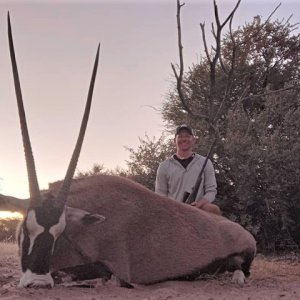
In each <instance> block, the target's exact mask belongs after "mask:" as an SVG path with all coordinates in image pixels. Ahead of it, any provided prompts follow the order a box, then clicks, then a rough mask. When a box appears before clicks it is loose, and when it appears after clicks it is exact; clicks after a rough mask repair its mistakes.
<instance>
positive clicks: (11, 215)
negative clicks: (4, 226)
mask: <svg viewBox="0 0 300 300" xmlns="http://www.w3.org/2000/svg"><path fill="white" fill-rule="evenodd" d="M22 218H23V215H22V214H20V213H18V212H12V211H0V220H1V219H22Z"/></svg>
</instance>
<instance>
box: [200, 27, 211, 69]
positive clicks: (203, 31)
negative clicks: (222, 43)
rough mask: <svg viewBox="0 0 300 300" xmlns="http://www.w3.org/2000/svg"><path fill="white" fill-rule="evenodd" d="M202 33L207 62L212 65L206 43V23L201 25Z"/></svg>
mask: <svg viewBox="0 0 300 300" xmlns="http://www.w3.org/2000/svg"><path fill="white" fill-rule="evenodd" d="M200 27H201V31H202V40H203V45H204V51H205V54H206V57H207V60H208V61H209V63H211V59H210V56H209V53H208V48H207V43H206V37H205V22H203V23H200Z"/></svg>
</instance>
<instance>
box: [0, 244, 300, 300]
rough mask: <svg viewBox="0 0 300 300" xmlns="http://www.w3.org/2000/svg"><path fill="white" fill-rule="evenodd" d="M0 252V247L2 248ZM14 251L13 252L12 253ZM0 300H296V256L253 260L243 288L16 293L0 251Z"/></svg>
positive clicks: (111, 285) (171, 286)
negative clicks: (249, 275) (248, 276)
mask: <svg viewBox="0 0 300 300" xmlns="http://www.w3.org/2000/svg"><path fill="white" fill-rule="evenodd" d="M2 248H3V246H2ZM13 251H15V250H13ZM0 255H1V256H0V299H3V300H17V299H18V300H19V299H30V300H35V299H39V300H40V299H47V300H48V299H49V300H50V299H51V300H63V299H68V300H100V299H101V300H104V299H108V300H112V299H113V300H121V299H122V300H123V299H124V300H134V299H141V300H174V299H178V300H179V299H188V300H196V299H197V300H202V299H203V300H204V299H205V300H220V299H222V300H223V299H228V300H259V299H264V300H266V299H283V300H286V299H289V300H294V299H295V300H296V299H300V258H299V256H298V257H297V256H289V257H284V258H283V257H280V258H279V257H273V258H265V257H263V256H257V257H256V258H255V260H254V263H253V266H252V273H251V277H250V278H249V279H248V280H247V283H246V284H245V286H244V287H242V288H241V287H238V286H236V285H234V284H233V283H231V281H230V280H231V275H230V274H222V275H217V276H214V277H209V278H202V279H198V280H196V281H192V282H185V281H167V282H163V283H159V284H154V285H149V286H140V285H139V286H135V288H134V289H126V288H121V287H119V286H117V284H116V283H115V281H114V280H111V281H109V282H107V283H106V284H105V285H103V283H102V282H101V280H91V281H87V282H81V283H76V284H77V286H74V284H73V286H61V285H56V286H55V287H54V288H53V289H19V288H17V284H18V281H19V278H20V267H19V260H18V257H17V255H16V253H11V252H8V253H5V252H4V253H3V251H0Z"/></svg>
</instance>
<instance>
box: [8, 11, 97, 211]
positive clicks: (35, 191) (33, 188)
mask: <svg viewBox="0 0 300 300" xmlns="http://www.w3.org/2000/svg"><path fill="white" fill-rule="evenodd" d="M7 20H8V39H9V49H10V56H11V62H12V69H13V76H14V83H15V91H16V96H17V102H18V110H19V117H20V124H21V131H22V138H23V146H24V151H25V158H26V165H27V173H28V181H29V192H30V203H29V206H30V207H36V206H38V205H40V203H41V194H40V189H39V185H38V180H37V175H36V170H35V164H34V158H33V154H32V148H31V143H30V139H29V134H28V128H27V122H26V116H25V110H24V105H23V98H22V92H21V85H20V80H19V75H18V69H17V64H16V57H15V51H14V45H13V39H12V32H11V25H10V16H9V12H8V15H7ZM99 53H100V44H99V45H98V49H97V54H96V59H95V63H94V68H93V73H92V78H91V82H90V87H89V92H88V97H87V101H86V106H85V111H84V115H83V118H82V122H81V126H80V131H79V136H78V139H77V142H76V146H75V149H74V151H73V155H72V158H71V161H70V163H69V167H68V170H67V172H66V176H65V179H64V181H63V183H62V186H61V189H60V191H59V193H58V195H57V197H56V201H55V206H56V207H58V208H61V209H63V207H64V205H65V202H66V200H67V196H68V193H69V190H70V186H71V182H72V178H73V175H74V172H75V169H76V165H77V161H78V158H79V155H80V151H81V147H82V143H83V139H84V135H85V131H86V127H87V123H88V119H89V113H90V109H91V103H92V96H93V91H94V85H95V80H96V75H97V68H98V61H99Z"/></svg>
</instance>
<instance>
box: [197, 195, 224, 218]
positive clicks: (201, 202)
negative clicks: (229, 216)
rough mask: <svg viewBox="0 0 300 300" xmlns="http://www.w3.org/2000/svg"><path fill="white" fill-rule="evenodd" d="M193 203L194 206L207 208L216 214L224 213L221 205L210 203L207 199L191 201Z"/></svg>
mask: <svg viewBox="0 0 300 300" xmlns="http://www.w3.org/2000/svg"><path fill="white" fill-rule="evenodd" d="M191 205H192V206H194V207H196V208H199V209H202V210H205V211H207V212H209V213H213V214H215V215H219V216H221V215H222V212H221V210H220V208H219V206H217V205H215V204H212V203H210V202H209V201H208V200H206V199H201V200H199V201H195V202H193V203H191Z"/></svg>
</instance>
